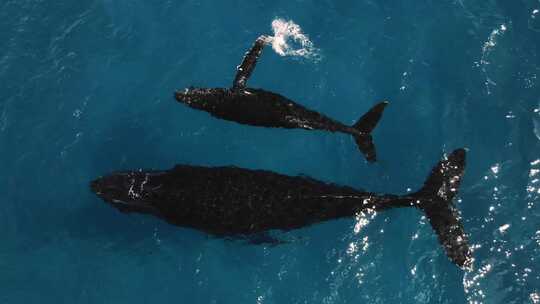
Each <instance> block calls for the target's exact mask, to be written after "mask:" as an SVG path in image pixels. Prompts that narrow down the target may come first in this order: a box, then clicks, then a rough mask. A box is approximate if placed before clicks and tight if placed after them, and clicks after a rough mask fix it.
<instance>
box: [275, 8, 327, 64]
mask: <svg viewBox="0 0 540 304" xmlns="http://www.w3.org/2000/svg"><path fill="white" fill-rule="evenodd" d="M272 31H273V32H274V36H267V37H266V42H267V43H268V44H271V45H272V49H274V51H275V52H276V53H277V54H278V55H280V56H294V57H303V58H306V59H310V60H314V61H319V60H320V59H321V55H320V50H319V49H317V48H316V47H314V46H313V43H312V42H311V40H309V37H308V36H307V35H305V34H304V33H303V32H302V28H300V26H299V25H298V24H296V23H294V22H293V21H292V20H289V21H286V20H284V19H280V18H278V19H274V21H272Z"/></svg>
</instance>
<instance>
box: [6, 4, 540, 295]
mask: <svg viewBox="0 0 540 304" xmlns="http://www.w3.org/2000/svg"><path fill="white" fill-rule="evenodd" d="M0 8H1V9H0V88H1V90H0V145H1V149H0V167H1V168H2V170H1V171H0V193H2V194H3V195H2V199H1V204H0V240H2V243H1V246H0V273H1V275H0V303H128V302H129V303H353V302H354V303H463V302H467V301H468V302H471V303H474V301H478V302H479V303H480V302H483V303H539V302H540V269H539V268H538V261H539V260H540V198H539V196H540V194H539V193H540V190H539V189H540V182H539V179H540V173H539V172H540V171H539V170H540V160H539V159H540V153H539V152H540V145H539V138H540V113H539V111H540V110H539V109H540V106H539V104H540V90H539V86H540V83H539V80H538V74H539V73H540V58H539V50H540V37H539V35H540V15H539V13H538V11H537V10H538V9H540V2H538V1H536V0H534V1H533V0H520V1H502V0H501V1H495V0H487V1H486V0H484V1H467V0H456V1H450V0H448V1H447V0H443V1H427V0H418V1H414V3H411V2H410V1H367V0H363V1H272V2H271V3H270V2H268V1H222V2H217V1H140V0H129V1H128V0H119V1H112V0H96V1H37V0H26V1H9V0H6V1H3V2H2V3H0ZM276 17H281V18H286V19H292V20H294V21H295V22H296V23H298V24H299V25H300V26H301V27H302V29H303V30H304V32H305V33H307V34H308V35H309V36H310V38H311V40H312V41H313V43H314V45H315V46H316V47H317V48H319V49H320V54H321V60H320V61H318V62H314V61H310V60H298V59H292V58H290V57H280V56H278V55H277V54H276V53H274V52H272V51H271V50H270V49H267V50H265V53H264V54H263V56H262V58H261V60H260V62H259V64H258V66H257V69H256V71H255V73H254V75H253V77H252V78H251V80H250V86H252V87H262V88H265V89H268V90H271V91H274V92H279V93H281V94H283V95H285V96H287V97H289V98H291V99H293V100H295V101H297V102H299V103H301V104H303V105H305V106H307V107H309V108H312V109H315V110H318V111H320V112H322V113H325V114H327V115H328V116H330V117H333V118H335V119H338V120H340V121H343V122H346V123H353V122H354V121H356V120H357V119H358V117H360V115H361V114H362V113H363V112H364V111H365V110H366V109H368V108H369V107H370V106H371V105H373V104H374V103H375V102H378V101H381V100H389V101H390V102H391V103H390V105H389V106H388V108H387V111H386V112H385V115H384V117H383V119H382V121H381V123H380V124H379V126H378V127H377V129H376V130H375V133H374V137H375V142H376V144H377V149H378V153H379V160H380V161H379V162H378V163H377V164H375V165H368V164H367V163H366V162H365V160H364V159H363V158H362V157H361V156H360V155H359V153H358V151H357V150H356V147H355V145H354V142H353V140H352V139H351V138H350V137H348V136H345V135H336V134H330V133H324V132H307V131H301V130H276V129H264V128H252V127H247V126H242V125H238V124H234V123H230V122H226V121H220V120H217V119H214V118H211V117H210V116H209V115H208V114H206V113H203V112H198V111H194V110H192V109H189V108H187V107H185V106H182V105H180V104H177V103H176V102H175V101H174V99H173V97H172V92H173V91H174V90H175V89H177V88H184V87H187V86H190V85H194V86H202V87H226V86H229V85H230V83H231V81H232V79H233V77H234V69H235V67H236V65H237V64H239V62H240V60H241V57H242V56H243V54H244V52H245V51H246V50H247V49H248V48H249V46H250V45H251V44H252V42H253V41H254V39H255V38H256V37H257V36H258V35H260V34H263V33H270V31H271V29H270V23H271V22H272V20H274V19H275V18H276ZM458 147H467V148H468V149H469V154H468V156H469V157H468V166H467V169H466V173H465V178H464V181H463V184H462V188H461V193H460V197H459V202H458V203H457V205H458V208H459V209H460V210H461V211H462V216H463V220H464V224H465V229H466V230H467V232H469V234H470V240H471V242H472V243H473V244H475V247H476V249H475V252H474V255H475V259H476V260H475V269H474V270H473V271H471V272H463V271H462V270H460V269H458V268H457V267H456V266H454V265H452V264H451V263H450V262H449V260H448V259H447V258H446V256H445V254H444V252H443V251H442V250H441V248H440V246H439V244H438V243H437V240H436V236H435V235H434V234H433V232H432V230H431V227H430V226H429V224H427V223H426V220H425V219H422V214H421V213H420V212H418V211H417V210H412V209H411V210H405V209H403V210H391V211H388V212H384V213H379V214H377V215H376V216H374V217H373V218H371V217H370V218H369V219H370V222H369V224H368V225H366V226H365V227H363V228H362V229H361V230H360V231H359V232H355V226H356V225H357V222H358V220H355V219H344V220H338V221H332V222H327V223H323V224H319V225H315V226H313V227H308V228H305V229H300V230H296V231H292V232H287V233H284V234H283V235H282V237H283V238H285V239H287V240H289V241H290V242H289V243H288V244H284V245H279V246H275V247H270V246H250V245H245V244H243V243H239V242H231V241H224V240H221V239H216V238H212V237H208V236H207V235H205V234H203V233H200V232H197V231H193V230H189V229H183V228H177V227H173V226H170V225H168V224H166V223H164V222H162V221H160V220H158V219H155V218H152V217H149V216H144V215H125V214H121V213H119V212H118V211H116V210H114V209H112V208H111V207H109V206H107V205H105V204H104V203H103V202H102V201H101V200H99V199H98V198H97V197H95V196H94V195H93V194H92V193H91V192H90V191H89V189H88V182H89V181H90V180H91V179H93V178H95V177H97V176H99V175H102V174H105V173H108V172H110V171H114V170H119V169H134V168H160V169H166V168H171V167H173V166H174V165H175V164H177V163H187V164H198V165H237V166H241V167H246V168H261V169H268V170H273V171H277V172H280V173H284V174H291V175H296V174H307V175H310V176H312V177H314V178H317V179H321V180H325V181H332V182H336V183H340V184H346V185H350V186H356V187H362V188H364V189H367V190H370V191H380V192H392V193H404V192H406V191H407V189H408V188H410V189H413V190H414V189H416V188H418V187H420V185H421V184H422V182H423V180H424V178H425V177H426V175H427V174H428V172H429V170H430V169H431V167H432V166H433V165H434V164H435V163H436V162H437V161H438V159H439V158H440V156H441V155H442V153H444V152H449V151H451V150H453V149H455V148H458ZM535 301H537V302H535Z"/></svg>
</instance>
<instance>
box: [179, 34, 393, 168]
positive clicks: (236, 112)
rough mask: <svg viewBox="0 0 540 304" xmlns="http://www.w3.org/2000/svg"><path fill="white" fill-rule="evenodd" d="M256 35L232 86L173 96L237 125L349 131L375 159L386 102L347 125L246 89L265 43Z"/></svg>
mask: <svg viewBox="0 0 540 304" xmlns="http://www.w3.org/2000/svg"><path fill="white" fill-rule="evenodd" d="M265 39H266V38H265V37H264V36H261V37H259V38H258V39H257V40H256V41H255V44H254V45H253V47H252V48H251V50H250V51H249V52H247V54H246V56H245V57H244V60H243V61H242V64H241V65H240V66H239V67H238V71H237V74H236V77H235V79H234V82H233V87H232V88H189V89H185V90H183V91H177V92H176V93H175V98H176V100H177V101H179V102H182V103H185V104H186V105H188V106H190V107H192V108H195V109H198V110H202V111H206V112H208V113H210V114H211V115H212V116H214V117H217V118H220V119H225V120H229V121H234V122H237V123H240V124H246V125H252V126H259V127H273V128H287V129H294V128H300V129H306V130H323V131H330V132H341V133H346V134H350V135H352V136H353V137H354V138H355V141H356V143H357V145H358V148H359V149H360V151H362V153H363V154H364V155H365V156H366V159H367V160H368V161H369V162H374V161H375V160H376V152H375V146H374V144H373V141H372V138H371V135H370V133H371V131H372V130H373V129H374V128H375V126H376V125H377V122H378V121H379V119H380V118H381V116H382V113H383V111H384V108H385V107H386V105H387V104H388V103H387V102H381V103H379V104H377V105H375V106H374V107H373V108H371V110H369V111H368V112H367V113H366V114H365V115H364V116H362V117H361V118H360V119H359V120H358V122H357V123H356V124H354V125H353V126H348V125H345V124H342V123H340V122H338V121H336V120H333V119H331V118H329V117H327V116H325V115H323V114H320V113H318V112H316V111H313V110H309V109H307V108H305V107H304V106H302V105H300V104H298V103H296V102H294V101H292V100H290V99H288V98H286V97H284V96H281V95H279V94H276V93H273V92H269V91H265V90H262V89H253V88H247V87H246V82H247V80H248V79H249V77H250V75H251V73H252V72H253V70H254V69H255V65H256V63H257V59H258V58H259V56H260V55H261V53H262V50H263V48H264V45H265V44H266V40H265Z"/></svg>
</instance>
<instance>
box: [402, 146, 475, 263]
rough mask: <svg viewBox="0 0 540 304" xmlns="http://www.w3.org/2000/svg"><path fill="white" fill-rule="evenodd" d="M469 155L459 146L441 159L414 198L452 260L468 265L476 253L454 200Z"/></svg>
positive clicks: (415, 203)
mask: <svg viewBox="0 0 540 304" xmlns="http://www.w3.org/2000/svg"><path fill="white" fill-rule="evenodd" d="M465 156H466V151H465V149H457V150H454V151H453V152H452V153H450V154H449V155H448V156H446V157H445V158H444V159H443V160H441V161H440V162H439V163H438V164H437V165H436V166H435V167H433V169H432V170H431V173H430V175H429V176H428V178H427V179H426V181H425V182H424V186H423V187H422V189H420V191H418V192H416V193H414V194H413V195H412V199H413V201H414V203H413V205H416V206H417V207H418V208H420V209H422V210H423V211H424V212H425V214H426V216H427V218H428V219H429V222H430V224H431V226H432V227H433V230H435V232H436V233H437V236H438V238H439V242H440V243H441V245H442V246H443V247H444V250H445V251H446V254H447V255H448V257H449V258H450V260H452V262H454V263H455V264H457V265H458V266H460V267H466V268H467V267H470V266H471V263H472V257H471V256H472V254H471V250H470V248H469V245H468V239H467V235H466V234H465V232H464V230H463V224H462V223H461V218H460V215H459V212H458V210H457V209H456V208H455V206H454V204H453V203H452V199H453V198H454V196H455V195H456V194H457V193H458V190H459V185H460V182H461V178H462V176H463V171H464V169H465Z"/></svg>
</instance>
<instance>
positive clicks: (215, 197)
mask: <svg viewBox="0 0 540 304" xmlns="http://www.w3.org/2000/svg"><path fill="white" fill-rule="evenodd" d="M464 167H465V150H463V149H458V150H455V151H454V152H452V153H451V154H449V155H448V156H447V157H446V158H445V159H443V160H442V161H440V162H439V163H438V164H437V165H436V166H435V167H434V168H433V170H432V172H431V174H430V176H429V177H428V178H427V180H426V182H425V184H424V186H423V188H422V189H421V190H420V191H418V192H416V193H413V194H407V195H390V194H377V193H371V192H366V191H363V190H359V189H354V188H351V187H346V186H339V185H335V184H329V183H324V182H321V181H317V180H315V179H312V178H309V177H300V176H297V177H294V176H286V175H282V174H278V173H274V172H270V171H263V170H248V169H242V168H236V167H214V168H209V167H199V166H187V165H178V166H176V167H175V168H173V169H171V170H167V171H143V170H139V171H129V172H117V173H113V174H110V175H108V176H105V177H101V178H99V179H96V180H94V181H93V182H92V183H91V189H92V191H93V192H94V193H96V194H97V195H98V196H100V197H101V198H102V199H104V200H105V201H106V202H108V203H110V204H111V205H112V206H114V207H116V208H117V209H119V210H121V211H123V212H139V213H148V214H152V215H155V216H158V217H160V218H163V219H165V220H166V221H167V222H169V223H171V224H174V225H178V226H182V227H190V228H194V229H198V230H201V231H205V232H207V233H210V234H213V235H216V236H220V237H235V236H237V237H242V236H246V235H256V234H259V233H263V232H265V231H269V230H274V229H278V230H290V229H296V228H300V227H304V226H308V225H311V224H315V223H318V222H321V221H327V220H331V219H337V218H342V217H351V216H354V215H355V214H356V213H358V212H360V211H362V210H364V209H367V208H369V209H372V210H375V211H381V210H385V209H389V208H397V207H411V206H412V207H417V208H419V209H421V210H423V211H424V212H425V214H426V216H427V218H428V219H429V221H430V223H431V225H432V227H433V228H434V230H435V232H436V233H437V235H438V237H439V241H440V242H441V244H442V245H443V247H444V248H445V250H446V253H447V255H448V256H449V258H450V259H451V260H452V261H453V262H454V263H455V264H457V265H459V266H467V265H468V263H469V262H470V257H471V253H470V250H469V246H468V244H467V236H466V235H465V233H464V230H463V226H462V224H461V222H460V220H459V216H458V212H457V210H456V209H455V207H454V206H453V203H452V199H453V197H454V196H455V195H456V194H457V191H458V188H459V184H460V181H461V177H462V175H463V170H464Z"/></svg>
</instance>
